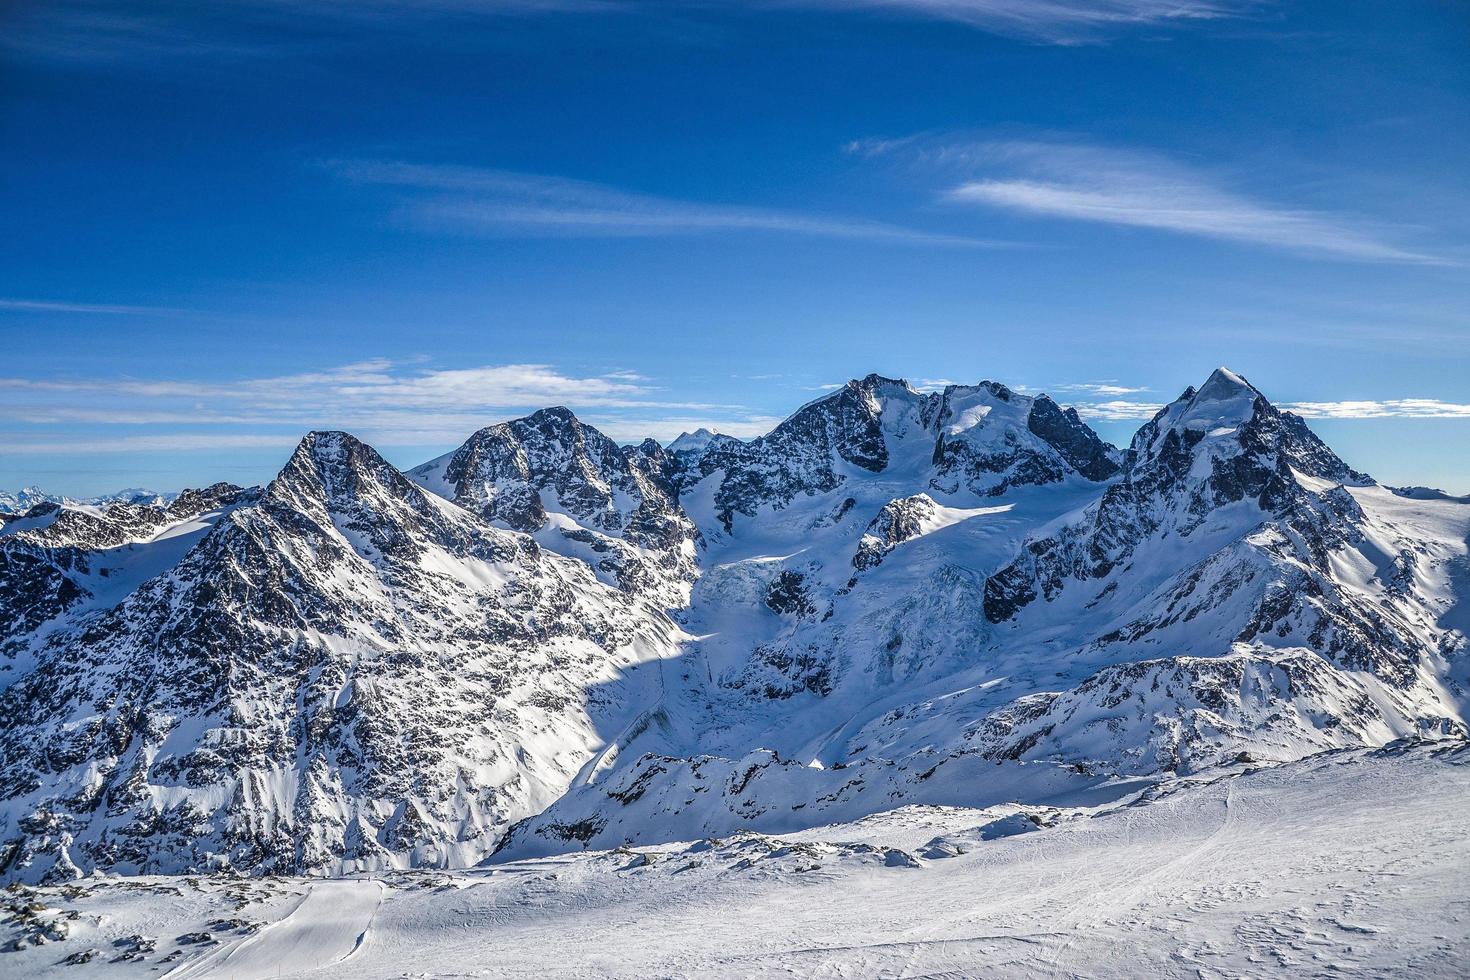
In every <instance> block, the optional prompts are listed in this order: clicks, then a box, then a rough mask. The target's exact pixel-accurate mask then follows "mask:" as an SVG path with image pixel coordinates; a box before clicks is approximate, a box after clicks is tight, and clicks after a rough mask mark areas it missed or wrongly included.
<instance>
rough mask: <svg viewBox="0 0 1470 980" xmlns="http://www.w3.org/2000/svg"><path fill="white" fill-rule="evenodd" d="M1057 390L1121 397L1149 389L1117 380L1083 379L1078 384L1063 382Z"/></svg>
mask: <svg viewBox="0 0 1470 980" xmlns="http://www.w3.org/2000/svg"><path fill="white" fill-rule="evenodd" d="M1056 390H1057V391H1076V392H1081V393H1083V394H1087V395H1111V396H1114V397H1121V396H1123V395H1136V394H1139V393H1140V392H1144V391H1148V389H1147V388H1131V387H1129V386H1128V385H1120V384H1118V383H1117V382H1116V381H1083V382H1079V383H1076V384H1062V385H1057V386H1056Z"/></svg>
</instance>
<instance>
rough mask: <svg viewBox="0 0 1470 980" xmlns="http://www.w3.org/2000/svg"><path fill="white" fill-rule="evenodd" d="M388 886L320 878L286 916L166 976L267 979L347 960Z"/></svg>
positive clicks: (365, 937)
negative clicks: (322, 879) (321, 879)
mask: <svg viewBox="0 0 1470 980" xmlns="http://www.w3.org/2000/svg"><path fill="white" fill-rule="evenodd" d="M386 893H387V887H386V886H385V885H384V884H383V883H382V882H380V881H372V880H352V879H346V880H337V881H320V882H316V883H314V884H313V885H312V886H311V891H310V892H309V893H308V894H307V895H306V897H305V898H303V899H302V900H301V901H300V902H299V903H297V905H296V907H295V908H293V909H292V910H291V912H290V914H288V915H287V916H286V917H285V918H284V919H281V920H280V921H279V922H274V923H272V924H270V925H268V926H266V927H265V928H264V929H262V930H260V931H259V932H257V933H256V934H254V935H253V936H247V937H246V938H244V939H242V940H240V941H239V942H236V943H234V944H232V945H229V946H223V947H221V948H220V949H218V950H215V951H214V952H212V953H210V954H208V955H206V956H204V957H203V958H202V959H199V960H194V961H191V962H188V963H184V964H182V965H180V966H178V967H175V968H174V969H172V970H170V971H169V972H168V973H166V974H164V977H165V978H166V980H201V978H206V977H221V978H229V980H267V978H270V977H278V976H289V975H299V974H302V973H309V972H312V971H313V970H316V969H320V968H322V967H328V966H333V965H336V964H339V963H342V962H344V961H347V960H350V959H352V958H353V956H354V955H356V954H357V953H358V952H359V951H360V950H361V949H362V947H363V945H364V943H366V942H367V940H368V938H369V935H370V933H371V931H372V923H373V918H374V917H375V916H376V915H377V914H378V909H379V908H380V907H381V906H382V904H383V898H384V896H385V894H386Z"/></svg>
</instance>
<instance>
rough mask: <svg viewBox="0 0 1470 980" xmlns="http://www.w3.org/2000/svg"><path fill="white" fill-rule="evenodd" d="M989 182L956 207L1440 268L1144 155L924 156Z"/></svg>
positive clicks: (1022, 147) (1367, 235)
mask: <svg viewBox="0 0 1470 980" xmlns="http://www.w3.org/2000/svg"><path fill="white" fill-rule="evenodd" d="M930 153H931V155H932V156H934V157H936V158H942V159H945V160H947V161H948V162H950V163H956V162H961V161H962V162H964V163H966V164H968V165H969V166H972V167H976V168H978V169H986V170H989V171H992V172H993V175H986V176H976V177H970V178H968V179H965V180H964V181H963V182H961V183H960V184H958V185H957V186H955V187H953V188H952V189H951V190H950V191H949V192H948V193H947V194H946V195H945V198H946V199H947V200H948V201H950V202H952V203H956V204H966V205H978V206H985V207H991V208H1000V209H1004V210H1009V211H1016V212H1021V213H1024V214H1031V215H1039V216H1043V217H1053V218H1063V219H1069V220H1075V221H1088V222H1095V223H1102V224H1112V225H1123V226H1129V227H1136V228H1152V229H1157V230H1162V231H1170V232H1175V233H1179V234H1185V235H1195V236H1199V237H1204V238H1215V239H1222V240H1227V241H1235V242H1244V243H1247V244H1253V245H1264V246H1268V247H1272V248H1278V249H1284V250H1287V251H1292V252H1298V253H1302V254H1307V255H1314V256H1318V257H1325V258H1336V259H1347V260H1355V261H1366V262H1402V263H1419V264H1430V265H1446V264H1450V263H1448V261H1447V260H1444V259H1441V258H1439V257H1436V256H1433V255H1429V254H1426V253H1423V252H1418V251H1413V250H1411V249H1408V248H1404V247H1400V246H1398V245H1396V244H1393V243H1392V242H1391V241H1390V240H1389V238H1388V236H1387V235H1385V234H1384V233H1382V232H1381V231H1378V230H1375V229H1372V228H1369V227H1367V226H1366V225H1365V224H1364V223H1362V222H1355V221H1350V220H1348V219H1345V218H1342V217H1338V216H1334V215H1330V214H1324V213H1319V212H1314V211H1306V210H1297V209H1291V208H1285V207H1279V206H1276V205H1273V204H1270V203H1266V202H1261V201H1256V200H1253V199H1251V198H1249V197H1247V196H1245V195H1244V194H1241V193H1239V192H1236V191H1233V190H1230V189H1227V188H1225V187H1223V186H1220V185H1219V184H1218V183H1217V182H1216V181H1215V180H1213V179H1212V178H1211V177H1209V176H1208V175H1206V174H1203V173H1199V172H1196V171H1194V170H1192V169H1190V168H1187V167H1184V166H1181V165H1179V164H1177V163H1174V162H1172V161H1169V160H1167V159H1164V158H1163V157H1159V156H1156V155H1152V154H1145V153H1125V152H1120V151H1115V150H1104V149H1100V148H1097V147H1091V146H1084V145H1077V144H1066V143H1055V142H1028V141H1013V142H995V143H980V144H971V145H968V146H959V147H953V148H940V150H938V151H930Z"/></svg>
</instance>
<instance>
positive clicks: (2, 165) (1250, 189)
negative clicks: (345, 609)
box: [0, 0, 1470, 495]
mask: <svg viewBox="0 0 1470 980" xmlns="http://www.w3.org/2000/svg"><path fill="white" fill-rule="evenodd" d="M204 6H207V7H208V9H207V11H201V10H200V9H199V8H201V7H204ZM0 145H3V146H4V147H5V148H6V150H5V153H4V154H0V214H3V215H4V217H5V220H4V226H5V234H4V235H3V236H0V344H3V347H0V351H3V354H0V357H3V366H0V487H9V486H19V485H21V484H25V483H37V484H40V485H42V486H43V487H46V488H47V489H52V490H55V491H59V492H65V493H71V494H78V495H83V494H92V493H100V492H103V491H106V490H108V489H112V488H116V487H119V486H124V485H138V484H142V485H148V486H153V487H158V488H163V489H172V488H178V487H181V486H184V485H189V484H199V483H201V482H207V481H213V480H217V479H228V480H232V481H234V482H242V483H244V482H256V481H260V480H265V479H268V478H269V477H270V476H271V475H272V474H273V472H274V471H275V469H276V468H278V466H279V465H280V463H281V462H282V461H283V459H284V458H285V456H286V455H287V454H288V453H289V451H290V448H291V446H292V445H294V443H295V441H296V440H297V439H298V438H299V437H300V435H301V434H302V433H303V432H305V431H307V430H309V429H311V428H326V427H332V428H346V429H348V430H350V431H353V432H354V433H356V434H358V435H359V436H361V437H363V438H365V439H367V440H368V441H369V442H371V443H373V444H374V445H376V446H378V447H379V448H380V449H381V450H382V451H383V452H384V453H385V455H387V456H388V457H389V458H390V459H392V460H394V461H395V462H397V463H400V464H404V465H407V464H411V463H416V462H419V461H421V460H423V459H426V458H428V457H430V456H433V455H435V454H437V453H439V452H442V451H444V450H446V449H448V448H451V447H453V446H454V445H457V444H458V443H459V442H460V441H462V440H463V438H464V437H465V436H466V435H467V434H468V433H469V432H470V431H472V430H473V429H475V428H477V427H479V426H480V425H483V424H488V423H490V422H494V421H498V420H501V419H504V418H508V417H513V416H516V415H519V414H524V413H525V412H527V411H529V410H531V409H534V408H536V407H539V406H542V405H547V404H567V405H569V406H571V407H572V408H574V409H575V410H576V411H578V412H579V414H581V415H583V416H584V417H586V418H588V419H589V420H591V421H592V422H594V423H595V424H597V425H599V426H601V427H603V428H604V429H605V430H606V431H608V432H609V434H611V435H613V436H614V437H616V438H619V439H624V440H632V439H635V438H638V437H640V436H642V435H653V436H656V437H659V438H665V439H667V438H670V437H672V436H673V435H675V434H677V432H678V431H679V430H681V429H685V428H693V427H695V426H697V425H710V426H713V427H715V428H719V429H721V430H723V431H728V432H731V433H733V434H736V435H741V436H748V435H753V434H757V433H759V432H761V431H764V430H766V429H768V428H769V427H770V426H771V425H772V424H774V423H775V422H776V421H777V420H779V418H780V417H782V416H783V415H785V414H786V413H787V412H789V411H791V410H792V409H794V408H795V407H796V406H798V405H799V404H801V403H802V402H804V401H807V400H809V399H810V398H812V397H814V396H815V395H816V394H818V393H820V391H821V390H823V386H826V385H832V384H835V383H838V382H841V381H842V380H844V379H846V378H848V377H852V376H861V375H863V374H866V373H868V372H870V371H878V372H880V373H884V374H888V375H893V376H903V377H906V378H908V379H910V380H911V381H912V382H914V383H915V384H937V383H941V382H943V381H946V380H952V381H962V382H973V381H977V380H980V379H983V378H991V379H997V380H1001V381H1005V382H1007V383H1009V384H1012V385H1014V386H1017V387H1024V388H1026V389H1028V390H1045V391H1048V392H1050V393H1052V394H1053V395H1054V396H1055V397H1057V398H1058V400H1061V401H1064V402H1069V403H1073V404H1077V405H1078V406H1079V408H1080V409H1081V410H1082V411H1083V412H1084V413H1085V414H1087V415H1088V416H1089V418H1090V419H1091V420H1092V421H1093V422H1094V424H1096V425H1097V427H1098V428H1099V430H1100V431H1101V432H1102V433H1103V435H1104V436H1105V437H1107V438H1109V439H1112V440H1113V441H1115V442H1125V441H1126V439H1127V438H1128V436H1129V435H1130V434H1131V433H1132V431H1133V430H1134V429H1135V428H1136V427H1137V426H1138V425H1139V424H1140V423H1141V421H1142V420H1143V419H1145V418H1146V417H1147V416H1148V415H1149V414H1150V413H1151V412H1152V411H1153V410H1154V408H1155V407H1156V406H1157V405H1158V404H1160V403H1162V402H1165V401H1168V400H1169V399H1171V398H1173V397H1174V396H1176V395H1177V394H1178V393H1179V391H1180V390H1182V389H1183V388H1184V387H1185V386H1186V385H1188V384H1191V383H1194V384H1198V383H1199V382H1200V381H1201V380H1203V378H1204V377H1205V376H1206V375H1207V374H1208V373H1209V371H1210V370H1211V369H1212V368H1214V367H1215V366H1217V365H1218V364H1222V363H1223V364H1228V365H1229V366H1231V367H1232V368H1234V369H1235V370H1237V371H1239V372H1241V373H1243V374H1245V375H1246V376H1247V377H1249V378H1250V379H1251V380H1252V381H1253V382H1254V383H1255V384H1256V385H1257V386H1258V387H1260V388H1261V389H1262V390H1264V391H1265V392H1266V394H1267V395H1268V396H1270V397H1271V398H1272V399H1273V400H1275V401H1276V402H1278V403H1280V404H1283V405H1288V406H1295V407H1296V408H1297V409H1298V410H1299V411H1301V412H1302V414H1304V415H1307V416H1308V417H1309V419H1310V421H1311V424H1312V425H1313V427H1314V428H1316V429H1317V431H1318V432H1319V433H1320V434H1322V435H1323V436H1324V437H1325V438H1326V439H1327V440H1328V441H1329V442H1330V443H1331V444H1332V445H1333V446H1334V447H1335V448H1337V449H1338V450H1339V452H1340V453H1341V454H1342V455H1343V456H1344V457H1345V458H1347V459H1348V460H1349V462H1351V463H1353V464H1354V465H1356V466H1359V467H1360V468H1364V469H1367V470H1368V471H1369V472H1372V473H1373V474H1374V475H1376V476H1378V477H1379V478H1380V479H1382V480H1384V481H1387V482H1392V483H1427V484H1431V485H1437V486H1442V487H1444V488H1446V489H1450V490H1453V491H1456V492H1470V371H1467V367H1470V312H1467V311H1470V275H1467V273H1470V269H1467V266H1470V240H1467V231H1470V193H1467V184H1466V180H1465V173H1466V172H1467V161H1470V11H1467V8H1465V7H1464V6H1463V5H1462V4H1458V3H1454V2H1449V0H1444V2H1416V0H1408V2H1404V3H1398V4H1392V5H1388V4H1340V3H1329V2H1323V3H1272V2H1267V0H1262V2H1246V0H1240V2H1237V0H1103V2H1100V3H1099V2H1093V3H1084V2H1082V0H1040V2H1037V0H867V2H864V0H843V2H839V0H756V2H741V0H704V2H684V3H652V2H640V0H628V2H614V0H606V2H599V0H499V2H497V0H427V2H423V3H414V4H410V3H406V2H397V0H363V2H360V3H355V4H345V3H336V2H329V0H252V2H236V0H223V2H217V3H212V4H209V5H199V4H192V3H170V2H150V3H146V4H145V3H134V4H124V3H116V2H106V0H92V2H76V0H50V2H44V3H42V2H27V0H22V2H19V3H14V4H7V5H5V8H4V12H3V13H0Z"/></svg>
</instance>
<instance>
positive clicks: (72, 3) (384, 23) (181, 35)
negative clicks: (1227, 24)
mask: <svg viewBox="0 0 1470 980" xmlns="http://www.w3.org/2000/svg"><path fill="white" fill-rule="evenodd" d="M1267 2H1268V0H693V2H688V3H682V4H677V5H672V6H671V5H666V4H662V3H659V2H656V0H355V2H353V3H342V2H337V0H216V2H213V3H210V4H208V5H200V4H192V3H187V2H183V0H153V2H151V3H147V4H139V3H129V2H127V0H50V2H48V3H44V4H34V5H30V6H29V7H27V6H24V5H22V6H21V7H20V8H19V10H17V11H16V12H15V13H14V15H13V16H11V17H10V18H9V19H8V20H7V25H6V26H7V30H6V31H5V32H3V33H0V50H7V49H8V50H10V51H14V52H19V53H22V54H25V55H30V56H38V57H44V58H47V59H51V60H54V61H72V62H118V61H130V60H132V61H135V60H142V59H151V60H158V59H175V60H176V59H181V58H193V59H198V60H205V59H218V58H221V57H227V58H252V57H279V56H282V55H290V54H297V55H309V54H310V53H312V52H314V51H316V50H318V49H319V46H320V45H322V44H332V43H340V39H341V37H342V36H343V34H344V32H347V33H351V34H354V35H363V34H377V35H379V36H383V37H390V36H393V34H395V33H401V32H403V31H405V30H441V31H448V30H452V31H454V32H455V34H456V36H463V35H464V28H465V24H466V23H467V22H473V20H476V19H478V20H481V21H485V20H490V19H492V18H494V19H504V18H506V17H525V16H533V15H542V16H550V15H564V16H565V15H582V16H586V15H595V14H603V15H606V14H618V15H625V16H626V15H643V16H646V17H651V18H668V17H670V16H679V17H684V18H687V17H690V16H698V15H700V14H701V13H715V14H728V13H729V12H731V11H741V10H745V11H748V12H750V13H751V14H752V15H759V14H771V13H774V12H778V11H781V10H788V9H793V8H794V9H805V10H826V11H831V12H832V13H833V14H834V15H841V14H850V13H852V12H854V11H863V10H867V11H878V12H887V13H891V14H894V15H899V16H903V15H908V16H915V17H926V18H933V19H940V20H946V21H951V22H953V23H956V24H962V25H965V26H968V27H972V28H975V29H979V30H983V31H988V32H990V33H993V34H999V35H1003V36H1008V37H1014V38H1019V39H1022V40H1025V41H1029V42H1032V43H1043V44H1060V45H1077V44H1090V43H1098V42H1101V41H1105V40H1108V39H1109V38H1111V37H1114V36H1116V35H1117V34H1119V33H1121V32H1123V31H1127V30H1135V29H1160V28H1166V27H1177V26H1182V25H1185V24H1191V23H1199V22H1203V21H1212V20H1218V19H1220V18H1227V17H1240V16H1243V15H1246V14H1249V13H1250V12H1252V11H1253V10H1255V9H1257V8H1259V7H1261V6H1263V5H1265V4H1266V3H1267Z"/></svg>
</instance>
